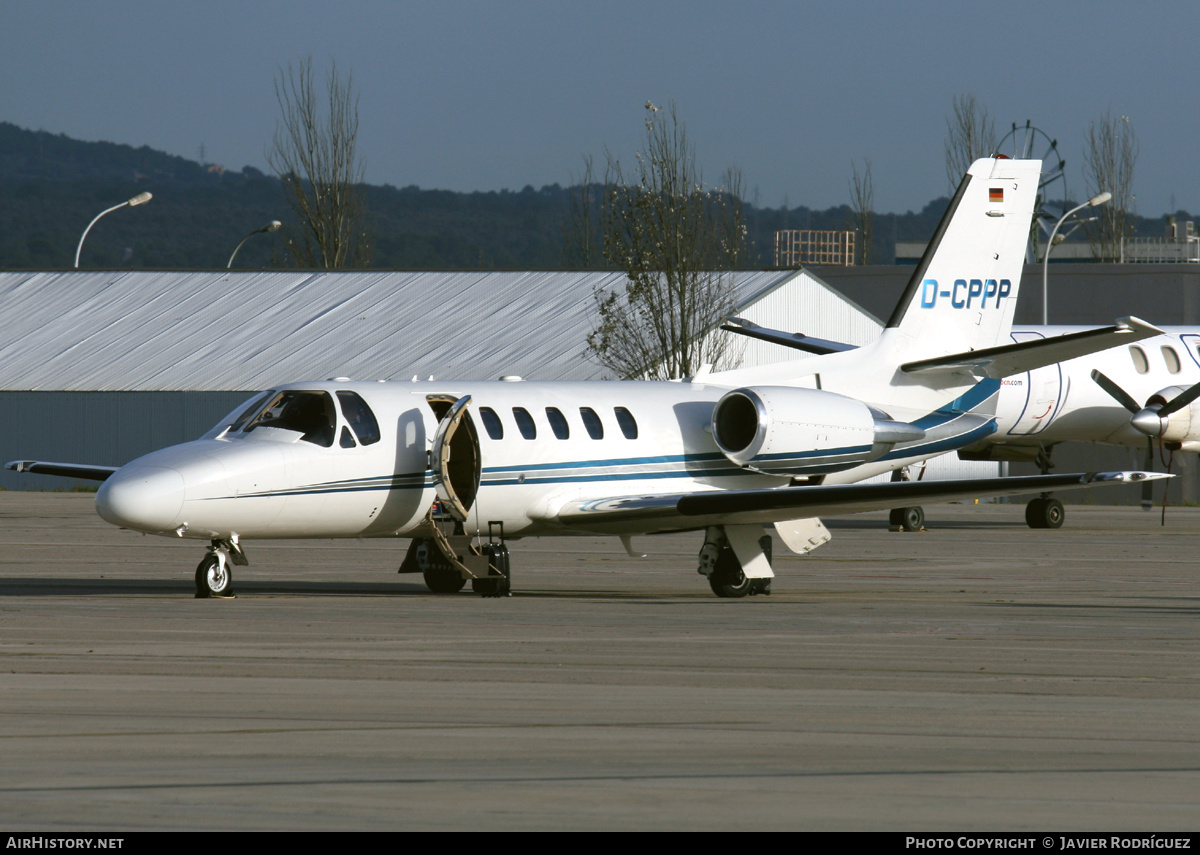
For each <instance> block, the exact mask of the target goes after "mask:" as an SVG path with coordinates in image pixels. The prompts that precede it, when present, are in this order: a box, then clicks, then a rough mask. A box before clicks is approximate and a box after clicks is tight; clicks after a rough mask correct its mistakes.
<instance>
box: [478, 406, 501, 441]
mask: <svg viewBox="0 0 1200 855" xmlns="http://www.w3.org/2000/svg"><path fill="white" fill-rule="evenodd" d="M479 418H480V419H481V420H482V421H483V427H484V429H485V430H487V433H488V436H490V437H491V438H492V439H504V424H503V423H502V422H501V421H500V417H499V416H498V415H496V411H495V410H493V409H492V408H491V407H480V408H479Z"/></svg>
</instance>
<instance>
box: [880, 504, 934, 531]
mask: <svg viewBox="0 0 1200 855" xmlns="http://www.w3.org/2000/svg"><path fill="white" fill-rule="evenodd" d="M888 528H889V529H890V530H892V531H922V530H923V529H924V528H925V509H924V508H922V507H921V506H920V505H913V506H912V507H909V508H893V509H892V511H891V513H889V514H888Z"/></svg>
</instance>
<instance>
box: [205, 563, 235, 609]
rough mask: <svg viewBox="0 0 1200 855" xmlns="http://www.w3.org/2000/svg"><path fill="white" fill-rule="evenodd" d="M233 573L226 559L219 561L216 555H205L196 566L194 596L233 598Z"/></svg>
mask: <svg viewBox="0 0 1200 855" xmlns="http://www.w3.org/2000/svg"><path fill="white" fill-rule="evenodd" d="M232 586H233V573H232V572H231V571H230V569H229V562H228V561H221V560H220V559H219V558H218V557H217V556H216V555H205V556H204V560H203V561H201V562H200V564H199V565H198V566H197V567H196V597H197V599H203V598H205V597H218V598H220V599H232V598H233V590H232Z"/></svg>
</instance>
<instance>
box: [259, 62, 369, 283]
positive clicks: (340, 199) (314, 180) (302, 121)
mask: <svg viewBox="0 0 1200 855" xmlns="http://www.w3.org/2000/svg"><path fill="white" fill-rule="evenodd" d="M325 83H326V86H325V93H324V96H325V101H326V103H325V104H322V93H320V92H318V89H317V83H316V76H315V73H314V71H313V61H312V57H307V58H305V59H303V60H301V61H300V63H299V65H298V66H297V67H293V66H292V65H291V63H289V64H288V67H287V71H286V72H285V71H284V70H283V69H280V71H279V75H278V76H277V77H276V78H275V98H276V100H277V101H278V102H279V109H280V111H281V113H282V116H281V118H280V120H279V123H278V124H277V125H276V127H275V136H274V138H273V140H272V143H271V147H270V148H269V149H268V150H267V163H268V164H269V165H270V166H271V169H273V170H274V171H275V173H276V174H277V175H278V176H279V180H280V181H281V182H282V183H283V187H284V190H285V192H286V193H287V196H288V201H289V203H290V204H291V206H292V210H294V211H295V213H296V217H297V219H298V220H299V225H298V227H297V228H293V229H292V234H291V235H286V236H285V238H286V240H285V243H286V246H287V251H288V261H289V262H290V263H291V264H294V265H295V266H297V267H365V266H367V264H368V263H369V262H370V244H369V241H368V240H367V235H366V215H365V209H364V206H363V197H362V189H361V185H362V182H363V162H362V158H360V157H359V156H358V153H357V144H358V95H357V93H356V92H355V91H354V81H353V78H352V77H351V76H350V75H349V74H347V75H345V76H344V77H343V76H342V75H341V74H340V73H339V72H338V69H337V65H336V64H333V65H331V66H330V69H329V74H328V75H327V76H326V81H325Z"/></svg>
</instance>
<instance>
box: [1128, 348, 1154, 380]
mask: <svg viewBox="0 0 1200 855" xmlns="http://www.w3.org/2000/svg"><path fill="white" fill-rule="evenodd" d="M1129 356H1130V358H1131V359H1133V367H1134V370H1135V371H1137V373H1138V374H1145V373H1146V372H1147V371H1149V370H1150V360H1149V359H1147V358H1146V351H1144V350H1142V349H1141V348H1140V347H1138V346H1137V345H1136V344H1131V345H1130V346H1129Z"/></svg>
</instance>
